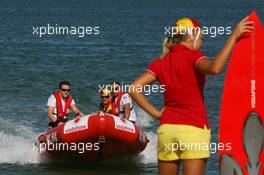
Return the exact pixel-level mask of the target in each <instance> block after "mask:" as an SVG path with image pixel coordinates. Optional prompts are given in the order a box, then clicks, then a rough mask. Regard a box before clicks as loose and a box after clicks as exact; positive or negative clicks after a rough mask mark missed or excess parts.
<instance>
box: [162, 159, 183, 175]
mask: <svg viewBox="0 0 264 175" xmlns="http://www.w3.org/2000/svg"><path fill="white" fill-rule="evenodd" d="M179 163H180V161H178V160H175V161H160V160H159V162H158V164H159V175H177V171H178V167H179Z"/></svg>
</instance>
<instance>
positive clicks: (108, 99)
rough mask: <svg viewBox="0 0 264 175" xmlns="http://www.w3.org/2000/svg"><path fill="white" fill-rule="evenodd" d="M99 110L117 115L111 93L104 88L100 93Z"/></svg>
mask: <svg viewBox="0 0 264 175" xmlns="http://www.w3.org/2000/svg"><path fill="white" fill-rule="evenodd" d="M99 110H100V111H103V112H104V113H108V114H113V115H115V113H114V103H113V101H112V95H111V91H110V90H109V89H108V88H104V89H102V90H101V91H100V105H99Z"/></svg>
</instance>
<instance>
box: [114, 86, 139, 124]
mask: <svg viewBox="0 0 264 175" xmlns="http://www.w3.org/2000/svg"><path fill="white" fill-rule="evenodd" d="M111 87H112V94H113V101H114V106H115V111H114V112H115V115H117V116H119V117H123V118H124V119H127V120H129V121H131V122H133V123H135V122H136V113H135V110H134V109H133V104H132V99H131V97H130V95H129V94H128V93H126V92H124V91H122V90H121V86H120V83H118V82H113V83H111Z"/></svg>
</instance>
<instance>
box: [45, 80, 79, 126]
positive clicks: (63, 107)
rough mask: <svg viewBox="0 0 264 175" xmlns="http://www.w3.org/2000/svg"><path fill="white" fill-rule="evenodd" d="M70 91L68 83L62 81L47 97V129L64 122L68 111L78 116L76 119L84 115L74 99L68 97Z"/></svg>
mask: <svg viewBox="0 0 264 175" xmlns="http://www.w3.org/2000/svg"><path fill="white" fill-rule="evenodd" d="M70 90H71V84H70V82H68V81H62V82H61V83H60V84H59V89H58V90H57V91H56V92H54V93H53V94H52V95H51V96H50V97H49V99H48V103H47V106H48V117H49V119H50V120H51V122H50V123H49V127H55V126H57V125H58V123H60V122H66V121H67V120H68V118H67V115H68V114H69V112H70V110H72V111H73V112H74V114H76V115H78V117H79V116H80V117H81V116H84V113H82V112H81V111H80V110H79V109H78V107H77V106H76V104H75V101H74V99H73V98H72V96H71V95H70Z"/></svg>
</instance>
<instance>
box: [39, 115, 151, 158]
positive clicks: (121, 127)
mask: <svg viewBox="0 0 264 175" xmlns="http://www.w3.org/2000/svg"><path fill="white" fill-rule="evenodd" d="M38 141H39V143H38V149H39V152H40V153H41V155H46V156H48V157H51V158H57V157H58V158H59V157H70V158H76V159H86V160H98V159H106V158H110V157H116V156H121V155H122V156H123V155H137V154H139V153H140V152H142V151H143V150H144V149H145V148H146V146H147V143H148V139H147V137H146V134H145V133H144V131H143V130H142V129H140V128H139V127H138V126H137V125H135V124H134V123H132V122H130V121H128V120H125V119H123V118H119V117H117V116H114V115H110V114H105V113H101V112H97V113H95V114H91V115H87V116H84V117H82V118H80V120H79V121H76V120H69V121H67V122H65V123H60V124H59V125H58V126H56V127H54V128H50V129H48V130H47V131H46V132H45V133H43V134H41V135H40V136H39V137H38Z"/></svg>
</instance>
